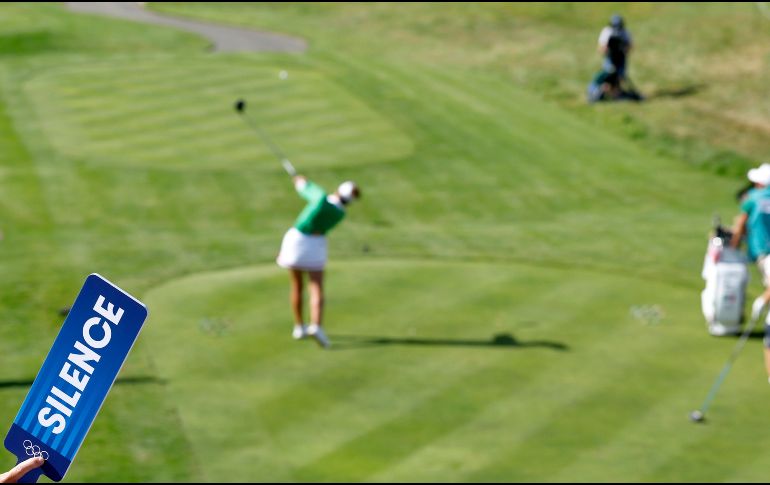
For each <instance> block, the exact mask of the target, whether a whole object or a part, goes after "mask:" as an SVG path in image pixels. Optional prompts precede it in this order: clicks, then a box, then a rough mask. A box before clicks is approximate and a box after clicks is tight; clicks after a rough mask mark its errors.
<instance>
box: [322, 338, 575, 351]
mask: <svg viewBox="0 0 770 485" xmlns="http://www.w3.org/2000/svg"><path fill="white" fill-rule="evenodd" d="M329 338H330V339H331V341H332V342H333V345H332V347H331V348H332V350H347V349H358V348H363V347H378V346H386V345H407V346H409V345H414V346H421V347H491V348H501V349H502V348H509V349H512V348H528V347H542V348H546V349H551V350H557V351H560V352H563V351H566V350H569V347H568V346H567V345H565V344H563V343H561V342H552V341H550V340H531V341H526V342H523V341H520V340H517V339H516V338H515V337H514V336H513V335H511V334H509V333H498V334H496V335H494V336H493V337H492V338H490V339H488V340H482V339H449V338H412V337H376V336H368V335H330V336H329Z"/></svg>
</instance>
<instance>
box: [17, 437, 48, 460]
mask: <svg viewBox="0 0 770 485" xmlns="http://www.w3.org/2000/svg"><path fill="white" fill-rule="evenodd" d="M22 444H23V445H24V452H25V453H26V454H27V456H34V457H36V458H37V457H38V456H42V457H43V459H44V460H48V452H47V451H45V450H41V449H40V447H39V446H37V445H33V444H32V442H31V441H30V440H24V443H22Z"/></svg>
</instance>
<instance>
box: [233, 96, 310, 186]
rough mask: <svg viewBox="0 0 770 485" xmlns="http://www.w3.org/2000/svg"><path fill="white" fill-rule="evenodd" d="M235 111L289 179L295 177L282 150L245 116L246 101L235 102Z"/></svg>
mask: <svg viewBox="0 0 770 485" xmlns="http://www.w3.org/2000/svg"><path fill="white" fill-rule="evenodd" d="M235 111H236V112H237V113H238V114H239V115H241V119H242V120H244V121H245V122H246V123H247V124H248V125H249V126H251V128H252V129H253V130H254V131H255V132H257V135H259V137H260V138H262V141H264V142H265V144H266V145H267V146H268V147H269V148H270V151H272V152H273V155H275V156H276V158H278V160H280V161H281V165H283V169H284V170H286V173H288V174H289V175H290V176H291V177H295V176H296V175H297V171H296V170H295V169H294V165H292V164H291V162H290V161H289V159H288V158H287V157H286V155H285V154H284V153H283V150H281V149H280V148H279V147H278V145H276V144H275V143H273V140H271V139H270V137H269V136H268V135H267V133H265V132H264V131H263V130H262V129H261V128H260V127H259V126H257V124H256V123H254V120H252V119H251V117H249V116H247V115H246V101H245V100H243V99H239V100H237V101H236V102H235Z"/></svg>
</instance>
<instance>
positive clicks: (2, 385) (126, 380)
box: [0, 376, 166, 389]
mask: <svg viewBox="0 0 770 485" xmlns="http://www.w3.org/2000/svg"><path fill="white" fill-rule="evenodd" d="M33 382H34V379H20V380H7V381H0V389H9V388H15V387H21V388H24V387H30V386H32V383H33ZM115 384H117V385H124V386H135V385H138V384H160V385H161V386H164V385H166V380H165V379H158V378H157V377H151V376H137V377H121V378H119V379H117V380H116V381H115Z"/></svg>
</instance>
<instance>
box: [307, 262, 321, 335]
mask: <svg viewBox="0 0 770 485" xmlns="http://www.w3.org/2000/svg"><path fill="white" fill-rule="evenodd" d="M308 274H309V275H310V323H315V324H317V325H319V326H320V325H321V323H322V320H323V312H324V272H323V271H310V272H309V273H308Z"/></svg>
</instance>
